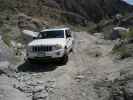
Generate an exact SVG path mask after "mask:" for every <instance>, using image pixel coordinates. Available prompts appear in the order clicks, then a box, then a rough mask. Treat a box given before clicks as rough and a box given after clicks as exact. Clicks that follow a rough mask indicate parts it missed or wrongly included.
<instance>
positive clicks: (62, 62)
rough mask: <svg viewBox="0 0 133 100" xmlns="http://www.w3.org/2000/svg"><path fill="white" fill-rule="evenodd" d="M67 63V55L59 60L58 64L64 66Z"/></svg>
mask: <svg viewBox="0 0 133 100" xmlns="http://www.w3.org/2000/svg"><path fill="white" fill-rule="evenodd" d="M67 62H68V54H65V55H64V56H63V57H62V58H61V59H60V63H61V64H63V65H65V64H66V63H67Z"/></svg>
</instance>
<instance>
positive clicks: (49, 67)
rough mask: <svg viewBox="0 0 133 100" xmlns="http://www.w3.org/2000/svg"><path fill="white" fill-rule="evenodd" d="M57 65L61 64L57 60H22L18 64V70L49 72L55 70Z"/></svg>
mask: <svg viewBox="0 0 133 100" xmlns="http://www.w3.org/2000/svg"><path fill="white" fill-rule="evenodd" d="M58 66H63V65H62V64H60V63H59V62H36V63H35V62H34V63H29V62H24V63H23V64H21V65H19V66H18V71H19V72H50V71H54V70H56V68H57V67H58Z"/></svg>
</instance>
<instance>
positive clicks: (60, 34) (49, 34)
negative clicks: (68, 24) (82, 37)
mask: <svg viewBox="0 0 133 100" xmlns="http://www.w3.org/2000/svg"><path fill="white" fill-rule="evenodd" d="M38 38H39V39H48V38H64V31H63V30H56V31H44V32H40V34H39V35H38Z"/></svg>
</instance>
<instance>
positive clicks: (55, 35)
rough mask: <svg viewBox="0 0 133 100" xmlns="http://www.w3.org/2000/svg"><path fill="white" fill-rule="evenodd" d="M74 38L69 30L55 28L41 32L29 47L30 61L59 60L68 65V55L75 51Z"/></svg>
mask: <svg viewBox="0 0 133 100" xmlns="http://www.w3.org/2000/svg"><path fill="white" fill-rule="evenodd" d="M73 41H74V39H73V36H72V33H71V31H70V29H69V28H54V29H46V30H43V31H41V32H40V33H39V34H38V36H37V37H36V38H35V39H34V40H33V41H32V42H30V43H29V44H28V45H27V59H28V61H47V60H49V59H59V60H60V61H61V62H62V63H67V61H68V54H69V53H70V52H71V51H72V50H73Z"/></svg>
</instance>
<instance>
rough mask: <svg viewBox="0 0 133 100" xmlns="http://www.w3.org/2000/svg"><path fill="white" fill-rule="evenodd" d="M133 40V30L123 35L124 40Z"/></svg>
mask: <svg viewBox="0 0 133 100" xmlns="http://www.w3.org/2000/svg"><path fill="white" fill-rule="evenodd" d="M129 38H133V28H132V29H130V30H129V32H127V33H125V34H123V35H122V39H129Z"/></svg>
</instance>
